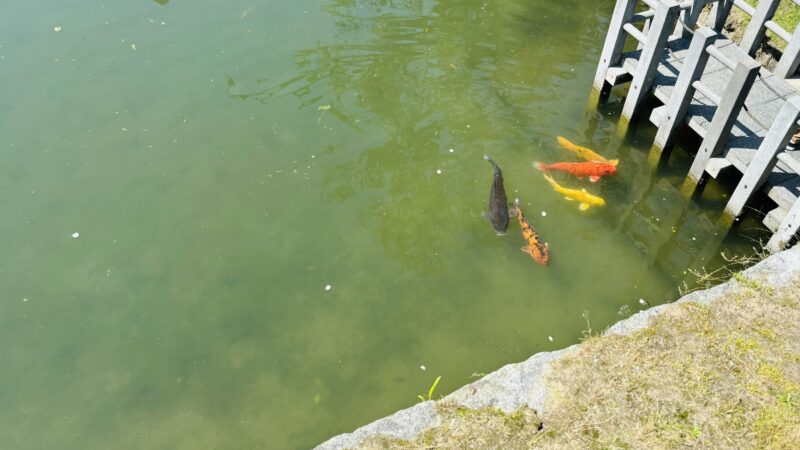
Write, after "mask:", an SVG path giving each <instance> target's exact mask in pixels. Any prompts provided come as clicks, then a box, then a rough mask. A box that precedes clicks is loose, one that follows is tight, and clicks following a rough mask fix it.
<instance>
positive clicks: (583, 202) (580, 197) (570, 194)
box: [543, 174, 606, 211]
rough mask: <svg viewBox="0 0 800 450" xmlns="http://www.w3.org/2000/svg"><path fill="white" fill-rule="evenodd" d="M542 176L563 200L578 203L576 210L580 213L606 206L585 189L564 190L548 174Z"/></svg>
mask: <svg viewBox="0 0 800 450" xmlns="http://www.w3.org/2000/svg"><path fill="white" fill-rule="evenodd" d="M543 175H544V179H545V180H547V182H548V183H550V186H553V190H555V191H556V192H558V193H559V194H562V195H563V196H564V198H565V199H567V200H570V201H572V200H577V201H579V202H580V205H579V206H578V208H579V209H580V210H581V211H586V210H587V209H589V207H591V206H605V204H606V201H605V200H603V197H598V196H596V195H592V194H590V193H588V192H586V189H581V190H578V189H569V188H565V187H563V186H561V185H560V184H558V183H556V180H554V179H553V178H552V177H551V176H550V175H548V174H543Z"/></svg>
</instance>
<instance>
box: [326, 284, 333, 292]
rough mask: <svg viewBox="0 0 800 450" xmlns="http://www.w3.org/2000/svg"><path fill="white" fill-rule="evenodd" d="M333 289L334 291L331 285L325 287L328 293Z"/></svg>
mask: <svg viewBox="0 0 800 450" xmlns="http://www.w3.org/2000/svg"><path fill="white" fill-rule="evenodd" d="M331 289H333V286H331V285H330V284H326V285H325V290H326V291H330V290H331Z"/></svg>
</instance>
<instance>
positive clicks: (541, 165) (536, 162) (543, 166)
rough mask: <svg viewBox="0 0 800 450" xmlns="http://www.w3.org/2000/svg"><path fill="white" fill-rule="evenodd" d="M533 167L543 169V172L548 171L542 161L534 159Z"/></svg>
mask: <svg viewBox="0 0 800 450" xmlns="http://www.w3.org/2000/svg"><path fill="white" fill-rule="evenodd" d="M533 167H535V168H537V169H539V170H541V171H542V172H546V171H547V166H546V165H544V164H542V163H540V162H539V161H534V162H533Z"/></svg>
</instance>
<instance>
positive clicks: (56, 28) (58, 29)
mask: <svg viewBox="0 0 800 450" xmlns="http://www.w3.org/2000/svg"><path fill="white" fill-rule="evenodd" d="M53 31H55V32H56V33H58V32H59V31H61V27H59V26H54V27H53Z"/></svg>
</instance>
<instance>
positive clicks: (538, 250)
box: [513, 198, 550, 266]
mask: <svg viewBox="0 0 800 450" xmlns="http://www.w3.org/2000/svg"><path fill="white" fill-rule="evenodd" d="M513 212H514V213H515V214H516V215H517V220H519V227H520V228H522V236H523V237H524V238H525V242H527V243H528V245H526V246H525V247H522V251H523V252H525V253H527V254H529V255H531V258H533V260H534V261H536V262H537V263H539V264H541V265H543V266H547V265H548V264H549V263H550V255H549V254H548V251H547V244H545V243H544V241H542V238H541V236H539V233H537V232H536V230H535V229H534V228H533V227H532V226H531V224H530V223H529V222H528V219H526V218H525V216H524V215H523V214H522V208H520V206H519V199H518V198H515V199H514V207H513Z"/></svg>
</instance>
